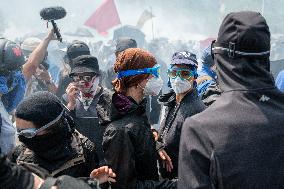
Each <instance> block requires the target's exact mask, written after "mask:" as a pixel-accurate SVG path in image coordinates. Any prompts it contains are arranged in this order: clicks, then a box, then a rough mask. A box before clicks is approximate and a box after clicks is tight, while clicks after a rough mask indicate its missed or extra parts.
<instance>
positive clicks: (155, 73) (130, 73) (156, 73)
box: [117, 64, 161, 79]
mask: <svg viewBox="0 0 284 189" xmlns="http://www.w3.org/2000/svg"><path fill="white" fill-rule="evenodd" d="M160 67H161V66H160V65H159V64H156V65H155V66H154V67H153V68H144V69H138V70H126V71H121V72H118V73H117V78H118V79H121V78H123V77H128V76H134V75H141V74H152V75H153V76H154V77H159V76H160Z"/></svg>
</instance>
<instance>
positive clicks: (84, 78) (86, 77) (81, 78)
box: [71, 74, 96, 82]
mask: <svg viewBox="0 0 284 189" xmlns="http://www.w3.org/2000/svg"><path fill="white" fill-rule="evenodd" d="M93 77H96V75H95V74H92V75H72V76H71V78H72V80H73V81H74V82H78V81H85V82H90V81H92V79H93Z"/></svg>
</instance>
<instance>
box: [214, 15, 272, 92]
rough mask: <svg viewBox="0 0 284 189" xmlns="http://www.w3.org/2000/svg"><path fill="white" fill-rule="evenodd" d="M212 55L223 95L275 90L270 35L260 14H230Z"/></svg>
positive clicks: (226, 18) (222, 25)
mask: <svg viewBox="0 0 284 189" xmlns="http://www.w3.org/2000/svg"><path fill="white" fill-rule="evenodd" d="M216 47H217V48H219V49H217V48H216ZM216 49H217V50H216ZM234 52H235V53H234ZM213 53H214V61H215V64H216V65H217V76H218V80H217V82H218V84H219V85H220V88H221V90H222V91H223V92H226V91H231V90H258V89H263V88H273V87H274V80H273V77H272V75H271V74H270V61H269V54H270V32H269V27H268V25H267V23H266V21H265V19H264V18H263V17H262V16H261V14H260V13H256V12H249V11H247V12H237V13H230V14H228V15H227V16H226V17H225V19H224V20H223V22H222V24H221V26H220V29H219V33H218V38H217V41H216V43H215V44H214V45H213Z"/></svg>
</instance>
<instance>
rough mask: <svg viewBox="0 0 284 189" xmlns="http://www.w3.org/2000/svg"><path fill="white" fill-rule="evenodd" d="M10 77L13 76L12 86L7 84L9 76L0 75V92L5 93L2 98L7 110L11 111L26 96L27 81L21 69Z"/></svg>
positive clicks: (10, 76)
mask: <svg viewBox="0 0 284 189" xmlns="http://www.w3.org/2000/svg"><path fill="white" fill-rule="evenodd" d="M8 78H13V81H12V83H11V85H10V86H8V84H7V81H8V79H7V77H4V76H0V93H2V94H3V96H2V98H1V99H2V102H3V104H4V106H5V108H6V110H7V112H11V111H13V110H14V109H15V108H16V107H17V105H18V104H19V103H20V101H21V100H22V99H23V98H24V95H25V89H26V81H25V78H24V75H23V74H22V72H21V71H16V72H14V73H13V74H11V75H9V76H8Z"/></svg>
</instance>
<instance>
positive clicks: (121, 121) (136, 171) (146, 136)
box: [97, 48, 176, 189]
mask: <svg viewBox="0 0 284 189" xmlns="http://www.w3.org/2000/svg"><path fill="white" fill-rule="evenodd" d="M159 67H160V66H159V65H158V64H157V62H156V59H155V58H154V56H153V55H152V54H150V53H149V52H147V51H145V50H142V49H139V48H129V49H126V50H125V51H123V52H122V53H120V55H119V56H118V57H117V59H116V62H115V64H114V71H115V73H116V74H117V78H116V79H115V80H114V81H113V82H112V83H113V86H114V90H115V91H110V92H109V93H105V94H103V95H102V96H101V98H100V100H99V103H98V106H97V110H98V116H99V119H100V123H101V125H103V126H105V127H106V129H105V132H104V137H103V150H104V155H105V159H106V161H107V163H108V165H109V166H110V167H111V168H112V169H113V170H114V172H115V173H116V174H117V177H116V178H117V179H116V181H117V182H116V183H114V184H112V188H113V189H122V188H156V187H157V186H160V188H175V187H176V183H175V182H173V181H168V180H166V181H159V175H158V169H157V158H158V154H157V152H156V150H155V140H154V137H153V134H152V131H151V126H150V124H149V122H148V118H147V116H146V112H145V105H146V100H145V96H147V95H158V94H159V92H160V90H161V88H162V85H163V81H162V79H161V78H160V75H159Z"/></svg>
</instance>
